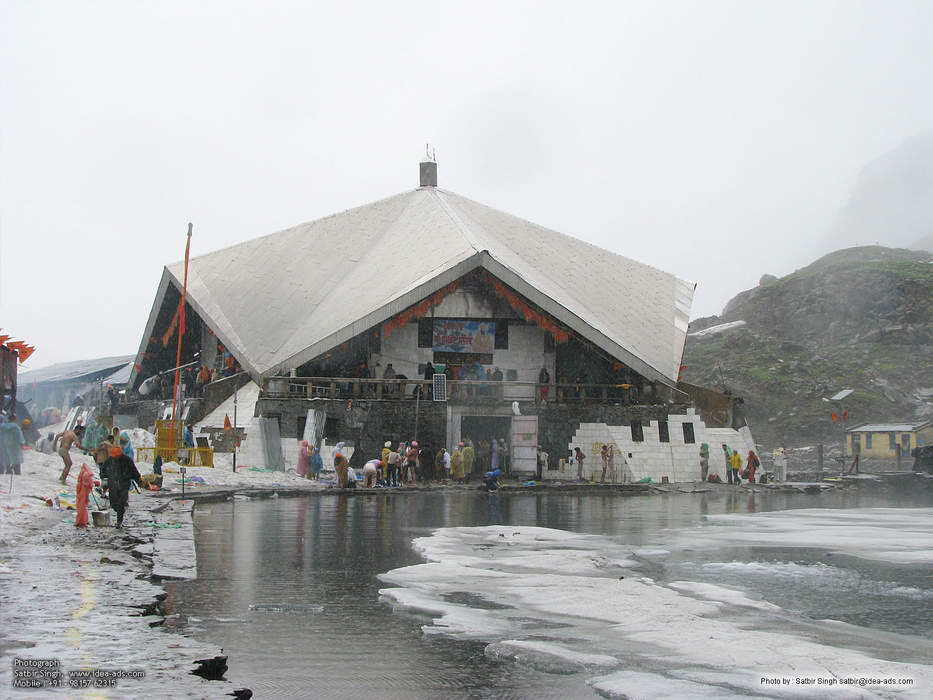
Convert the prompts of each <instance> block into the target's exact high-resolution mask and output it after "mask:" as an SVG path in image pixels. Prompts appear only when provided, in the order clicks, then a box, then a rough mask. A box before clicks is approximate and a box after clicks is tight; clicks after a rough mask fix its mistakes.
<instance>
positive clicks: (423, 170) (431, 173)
mask: <svg viewBox="0 0 933 700" xmlns="http://www.w3.org/2000/svg"><path fill="white" fill-rule="evenodd" d="M424 150H425V154H424V160H422V161H421V163H419V171H420V176H421V187H437V162H436V161H435V159H434V157H435V153H428V147H427V144H425V147H424Z"/></svg>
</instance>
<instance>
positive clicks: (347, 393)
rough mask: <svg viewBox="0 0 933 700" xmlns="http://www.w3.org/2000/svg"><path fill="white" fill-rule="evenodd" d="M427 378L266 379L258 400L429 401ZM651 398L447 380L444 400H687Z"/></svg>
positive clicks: (600, 387)
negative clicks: (418, 397) (417, 399)
mask: <svg viewBox="0 0 933 700" xmlns="http://www.w3.org/2000/svg"><path fill="white" fill-rule="evenodd" d="M432 386H433V382H432V381H430V380H426V379H360V378H356V377H270V378H268V379H266V380H264V382H263V386H262V397H263V398H277V399H282V398H292V399H304V398H308V399H312V398H321V399H354V398H360V399H376V400H387V401H399V400H414V399H415V398H416V397H417V396H418V395H419V394H420V396H421V399H422V400H431V399H432V398H433V396H432V393H431V392H432ZM655 393H656V395H654V396H645V397H641V396H639V391H638V388H637V387H636V386H634V385H632V384H538V383H537V382H509V381H501V382H495V381H476V380H450V381H448V382H447V400H448V401H450V402H453V403H471V402H477V403H483V402H487V403H495V402H499V401H507V402H511V401H535V402H540V401H542V400H543V401H549V402H554V401H556V402H557V403H582V402H584V401H589V402H593V403H622V404H633V405H634V404H637V403H639V401H640V400H642V401H644V402H647V403H666V402H675V401H688V400H689V399H688V397H687V395H686V394H685V393H684V392H682V391H679V390H677V389H672V388H670V387H665V386H659V387H658V389H657V391H656V392H655Z"/></svg>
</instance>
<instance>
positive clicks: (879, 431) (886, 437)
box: [846, 421, 933, 459]
mask: <svg viewBox="0 0 933 700" xmlns="http://www.w3.org/2000/svg"><path fill="white" fill-rule="evenodd" d="M856 444H858V446H859V449H860V451H861V456H862V457H883V458H889V459H894V458H896V457H897V448H898V446H900V448H901V455H902V456H904V457H907V456H909V455H910V452H911V450H913V449H914V448H916V447H923V446H924V445H933V421H924V422H922V423H869V424H866V425H859V426H857V427H855V428H849V429H848V430H847V431H846V447H847V448H848V451H849V454H854V451H855V449H856V448H855V445H856Z"/></svg>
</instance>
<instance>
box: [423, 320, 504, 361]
mask: <svg viewBox="0 0 933 700" xmlns="http://www.w3.org/2000/svg"><path fill="white" fill-rule="evenodd" d="M495 344H496V322H495V321H441V320H437V319H435V321H434V341H433V345H432V346H433V348H434V351H435V352H457V353H479V354H489V353H492V351H493V348H494V347H495Z"/></svg>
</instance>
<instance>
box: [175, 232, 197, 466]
mask: <svg viewBox="0 0 933 700" xmlns="http://www.w3.org/2000/svg"><path fill="white" fill-rule="evenodd" d="M191 228H192V224H191V222H188V241H187V242H186V243H185V281H184V283H183V284H182V287H181V305H180V306H179V307H178V308H179V309H180V311H181V318H180V320H179V322H178V350H177V351H176V352H175V385H174V387H173V388H172V432H171V441H172V449H173V450H174V449H175V426H176V425H177V424H176V423H175V403H176V401H177V400H178V377H179V374H180V372H181V370H180V365H181V339H182V336H184V334H185V302H186V300H187V297H188V253H189V251H190V250H191Z"/></svg>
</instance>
